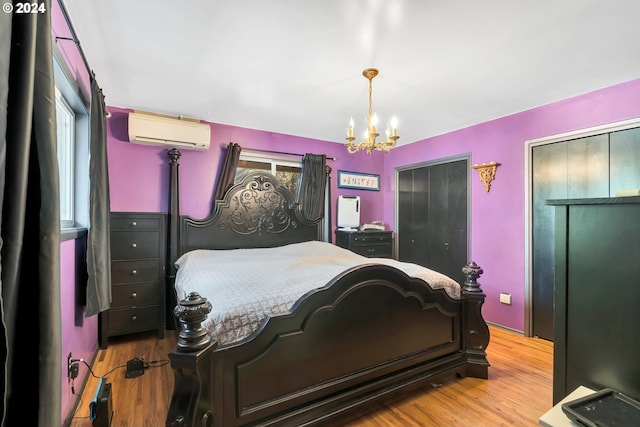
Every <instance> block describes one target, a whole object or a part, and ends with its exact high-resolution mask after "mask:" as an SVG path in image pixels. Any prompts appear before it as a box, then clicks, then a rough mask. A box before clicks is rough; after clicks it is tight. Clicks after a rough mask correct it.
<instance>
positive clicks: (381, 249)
mask: <svg viewBox="0 0 640 427" xmlns="http://www.w3.org/2000/svg"><path fill="white" fill-rule="evenodd" d="M336 245H338V246H340V247H343V248H345V249H349V250H351V251H352V252H355V253H357V254H359V255H364V256H366V257H370V258H393V232H392V231H389V230H385V231H377V230H376V231H344V230H338V231H336Z"/></svg>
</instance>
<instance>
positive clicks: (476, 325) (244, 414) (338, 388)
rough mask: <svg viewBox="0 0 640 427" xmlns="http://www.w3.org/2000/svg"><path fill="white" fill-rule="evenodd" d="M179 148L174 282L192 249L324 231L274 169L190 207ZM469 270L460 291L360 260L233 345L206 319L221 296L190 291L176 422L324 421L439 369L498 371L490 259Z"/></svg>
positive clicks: (173, 411)
mask: <svg viewBox="0 0 640 427" xmlns="http://www.w3.org/2000/svg"><path fill="white" fill-rule="evenodd" d="M169 156H170V158H171V161H170V165H171V185H170V187H171V194H170V197H169V200H170V212H169V223H170V227H169V231H168V233H169V239H168V240H169V242H170V243H169V248H168V260H167V261H168V270H167V271H168V277H169V282H170V283H171V285H173V281H174V280H175V275H176V269H175V266H174V262H175V261H176V260H177V259H178V258H179V257H180V256H181V255H182V254H185V253H187V252H189V251H192V250H194V249H230V250H231V249H236V248H254V247H259V248H266V247H279V246H283V245H288V244H295V243H297V242H307V241H310V240H321V239H322V235H323V230H322V224H321V223H306V222H305V221H303V220H301V219H300V217H299V215H298V206H296V204H295V202H294V200H293V196H292V194H291V193H290V192H289V191H288V190H286V189H285V188H284V187H282V186H281V185H280V184H279V182H278V181H277V180H276V179H275V177H273V176H272V175H270V174H266V173H254V174H251V175H250V176H248V177H247V178H245V179H244V180H243V181H242V182H241V183H238V184H236V185H234V186H233V187H232V188H231V189H229V190H228V191H227V193H226V194H225V197H224V200H221V201H216V202H215V204H214V207H213V209H212V213H211V215H210V216H209V217H208V218H206V219H204V220H202V221H200V220H194V219H192V218H189V217H186V216H180V215H179V213H178V194H177V190H178V159H179V157H180V153H179V152H178V151H177V150H175V149H173V150H170V152H169ZM246 268H248V269H250V268H252V267H251V265H250V263H247V267H246ZM461 268H462V269H463V272H464V274H465V275H466V277H467V280H466V282H465V283H464V285H463V286H462V287H461V289H460V292H459V293H460V298H458V299H454V298H451V297H450V296H449V295H447V293H446V292H445V291H444V290H443V289H437V290H434V289H432V288H431V287H430V286H427V285H426V283H425V282H424V281H423V280H421V279H416V278H411V277H409V276H408V275H407V274H405V273H404V272H403V271H400V270H399V269H397V268H394V267H391V266H389V265H383V264H377V263H375V262H372V263H367V264H365V265H361V266H357V267H354V268H351V269H348V270H347V271H344V272H343V273H341V274H338V275H337V276H336V277H335V278H333V279H332V280H330V281H329V283H327V284H326V285H325V286H323V287H321V288H319V289H317V290H316V291H313V292H309V293H307V294H305V296H303V297H302V298H300V300H298V301H297V302H296V303H295V305H294V306H293V308H292V309H291V310H290V312H288V313H286V314H281V315H277V316H273V317H270V318H266V319H265V321H263V322H262V323H260V326H259V328H258V329H257V330H256V331H255V332H254V333H253V334H252V335H251V336H249V337H248V338H247V339H244V340H242V341H240V342H239V343H235V344H228V345H224V346H221V345H219V343H218V342H217V341H215V340H212V339H211V338H210V336H209V333H208V332H207V330H205V328H204V327H203V323H202V322H203V321H204V320H205V318H206V316H207V315H208V313H209V311H210V310H211V303H210V301H209V300H211V301H215V298H216V295H199V294H198V293H190V294H189V295H188V296H187V297H186V298H181V300H180V301H179V302H178V303H177V305H176V306H175V310H174V313H175V315H176V317H177V319H178V326H177V331H176V332H177V333H178V342H177V347H176V349H175V350H174V351H172V352H170V353H169V358H170V360H171V366H172V367H173V369H174V372H175V386H174V392H173V396H172V399H171V404H170V407H169V411H168V415H167V420H166V425H167V426H193V427H195V426H224V427H232V426H244V425H261V426H275V425H291V426H301V425H315V424H320V423H327V422H329V421H330V420H331V419H332V418H333V417H337V416H340V415H341V414H343V413H345V412H347V411H349V410H351V409H353V408H354V407H356V406H358V405H361V404H364V403H368V402H371V401H373V400H376V399H380V398H383V397H386V396H391V395H393V393H396V392H397V391H399V390H400V389H403V390H406V389H410V388H417V387H420V386H422V385H425V384H428V383H432V382H435V381H437V379H438V377H443V376H450V375H457V376H460V377H465V376H472V377H477V378H485V379H486V378H488V367H489V363H488V361H487V358H486V352H485V350H486V348H487V345H488V343H489V330H488V327H487V325H486V323H485V321H484V319H483V318H482V313H481V308H482V304H483V303H484V299H485V295H484V293H483V292H482V290H481V289H480V286H479V284H478V283H477V278H478V277H479V276H480V275H481V274H482V269H481V268H480V267H478V266H477V265H476V264H475V263H473V262H471V263H469V264H468V265H467V266H464V267H461ZM174 301H175V297H174Z"/></svg>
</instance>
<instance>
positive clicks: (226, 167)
mask: <svg viewBox="0 0 640 427" xmlns="http://www.w3.org/2000/svg"><path fill="white" fill-rule="evenodd" d="M240 151H242V148H241V147H240V146H239V145H238V144H236V143H235V142H230V143H229V145H227V151H226V154H225V157H224V162H223V163H222V168H221V169H220V174H219V175H218V179H217V181H216V182H217V184H216V191H215V193H214V197H213V200H214V203H215V201H216V200H220V199H222V198H223V197H224V193H226V192H227V190H228V189H229V187H231V186H232V185H233V180H234V179H235V178H236V168H237V167H238V160H240Z"/></svg>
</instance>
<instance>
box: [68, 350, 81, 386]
mask: <svg viewBox="0 0 640 427" xmlns="http://www.w3.org/2000/svg"><path fill="white" fill-rule="evenodd" d="M79 371H80V364H79V363H78V360H77V359H74V358H73V356H72V354H71V352H69V355H68V356H67V380H75V379H76V378H78V372H79Z"/></svg>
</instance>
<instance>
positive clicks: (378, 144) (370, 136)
mask: <svg viewBox="0 0 640 427" xmlns="http://www.w3.org/2000/svg"><path fill="white" fill-rule="evenodd" d="M362 75H363V76H365V77H366V78H367V80H369V114H368V115H367V130H366V131H365V132H364V136H363V138H364V139H363V140H362V141H360V142H358V143H355V140H356V139H355V137H354V136H353V117H352V118H351V120H349V128H348V129H347V150H349V153H357V152H358V151H360V150H365V151H366V152H367V154H371V153H372V152H373V150H378V151H384V152H388V151H389V150H390V149H391V148H393V146H394V145H396V141H397V140H398V138H400V137H399V136H398V134H397V129H396V128H397V126H398V120H397V119H396V118H395V117H393V118H392V119H391V123H390V126H387V129H386V132H385V133H386V136H387V139H386V141H377V140H376V139H377V138H378V136H380V134H379V133H378V130H377V129H376V126H377V125H378V116H376V114H375V113H374V112H373V103H372V101H371V94H372V92H373V90H372V83H371V81H372V80H373V78H374V77H375V76H377V75H378V70H377V69H376V68H367V69H366V70H364V71H363V72H362Z"/></svg>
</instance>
